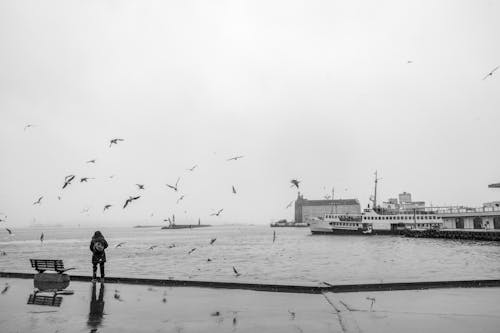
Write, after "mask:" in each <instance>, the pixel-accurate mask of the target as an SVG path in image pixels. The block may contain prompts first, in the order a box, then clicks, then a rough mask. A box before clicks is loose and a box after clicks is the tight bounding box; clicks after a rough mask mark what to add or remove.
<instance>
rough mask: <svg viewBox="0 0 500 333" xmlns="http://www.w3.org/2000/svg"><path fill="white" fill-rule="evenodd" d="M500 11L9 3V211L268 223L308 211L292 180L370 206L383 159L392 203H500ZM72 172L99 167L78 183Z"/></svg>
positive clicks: (3, 69) (397, 1)
mask: <svg viewBox="0 0 500 333" xmlns="http://www.w3.org/2000/svg"><path fill="white" fill-rule="evenodd" d="M499 15H500V2H499V1H478V0H471V1H458V0H454V1H436V0H433V1H401V0H394V1H314V0H308V1H295V0H286V1H285V0H283V1H269V0H265V1H236V0H228V1H185V0H182V1H181V0H179V1H123V0H116V1H102V0H99V1H97V0H96V1H67V0H64V1H23V0H4V1H1V2H0V126H1V130H0V212H2V213H5V214H7V215H8V223H7V225H8V226H12V227H15V226H22V225H28V224H30V223H32V222H33V221H36V222H38V223H62V224H67V225H74V224H76V223H81V224H82V225H114V224H126V225H130V224H159V223H161V221H162V220H163V219H164V218H166V217H167V216H170V215H171V214H174V213H175V214H176V217H177V222H183V221H186V222H187V221H191V222H192V221H197V220H198V218H201V221H202V222H204V223H212V224H216V223H259V224H262V223H269V222H270V221H271V220H277V219H280V218H288V219H292V218H293V210H292V209H285V207H286V205H287V204H288V203H289V202H290V201H291V200H293V199H294V198H295V197H296V195H297V191H296V190H294V189H292V188H290V183H289V181H290V179H292V178H297V179H299V180H301V184H300V186H301V192H302V193H303V194H304V195H305V197H307V198H309V199H319V198H322V197H323V196H324V195H326V194H328V193H329V192H330V191H331V187H332V186H334V187H335V196H336V198H358V199H359V200H360V202H361V203H362V205H363V206H366V204H367V203H368V198H369V196H370V194H371V193H372V191H373V172H374V171H375V170H378V172H379V176H380V177H382V178H383V179H382V180H381V181H380V187H379V197H381V198H382V199H387V198H389V197H394V196H397V194H398V193H400V192H402V191H408V192H411V193H412V194H413V198H414V199H415V200H425V201H426V202H428V203H429V204H430V203H432V204H433V205H446V204H463V205H471V206H480V205H481V204H482V203H483V202H487V201H493V200H498V199H500V192H498V191H495V190H494V189H488V188H487V185H488V184H489V183H491V182H498V181H500V154H499V151H500V149H499V147H498V145H499V143H500V130H499V124H500V70H499V71H498V72H497V73H495V74H494V75H493V76H491V77H489V78H487V79H486V80H483V77H484V76H485V75H486V74H487V73H488V72H489V71H491V70H492V69H493V68H495V67H496V66H498V65H500V43H499V40H500V20H499ZM409 61H410V63H409ZM27 124H34V125H35V126H33V127H31V128H28V129H26V130H24V127H25V126H26V125H27ZM115 137H118V138H123V139H125V141H123V142H120V143H119V144H118V145H116V146H113V147H112V148H110V147H109V140H110V139H112V138H115ZM235 155H244V156H245V157H244V158H242V159H240V160H238V161H230V162H227V161H226V159H227V158H229V157H232V156H235ZM94 158H95V159H97V161H96V163H95V164H87V163H85V162H86V161H87V160H90V159H94ZM195 164H198V165H199V167H198V168H196V169H195V170H194V171H193V172H189V171H187V170H186V169H187V168H189V167H192V166H193V165H195ZM68 174H75V175H77V177H78V178H79V177H84V176H86V177H95V178H96V179H93V180H89V182H88V183H79V182H76V181H75V182H73V183H72V184H71V185H69V186H68V187H67V188H66V189H64V190H62V189H61V187H62V184H63V182H64V177H65V176H66V175H68ZM111 175H114V177H113V178H109V176H111ZM177 177H181V180H180V182H179V193H176V192H174V191H173V190H171V189H168V188H167V187H166V186H165V184H167V183H175V181H176V179H177ZM136 183H141V184H145V188H146V189H145V190H144V191H138V190H137V188H136V186H135V184H136ZM233 185H234V186H235V188H236V190H237V194H233V193H232V191H231V186H233ZM136 194H140V195H141V198H140V199H139V200H137V201H135V202H133V203H132V204H131V205H130V207H127V208H126V209H122V208H121V206H122V205H123V203H124V201H125V199H126V198H127V197H128V196H130V195H136ZM180 195H185V198H184V199H183V200H182V201H181V202H180V203H179V204H176V200H177V199H178V198H179V197H180ZM40 196H44V198H43V200H42V204H41V205H33V202H34V201H36V200H37V199H38V197H40ZM58 196H61V197H62V199H61V200H58V198H57V197H58ZM105 204H112V205H113V207H112V208H110V209H109V210H108V211H106V212H105V213H103V206H104V205H105ZM86 208H88V210H89V211H88V213H81V212H82V211H83V210H84V209H86ZM222 208H223V209H224V211H223V213H222V214H221V215H220V217H210V216H209V215H210V214H211V213H212V212H214V211H216V210H218V209H222ZM151 214H153V216H151ZM0 218H1V216H0ZM35 219H36V220H35Z"/></svg>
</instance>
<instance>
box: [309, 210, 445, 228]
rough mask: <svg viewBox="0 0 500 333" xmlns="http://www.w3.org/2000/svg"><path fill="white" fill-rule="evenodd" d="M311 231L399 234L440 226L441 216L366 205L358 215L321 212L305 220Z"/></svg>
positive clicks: (441, 222)
mask: <svg viewBox="0 0 500 333" xmlns="http://www.w3.org/2000/svg"><path fill="white" fill-rule="evenodd" d="M308 223H309V228H310V229H311V232H312V233H313V234H360V235H384V234H402V233H404V232H405V231H406V230H429V229H440V228H441V227H442V225H443V219H442V218H441V217H440V216H439V215H437V214H435V213H432V212H419V211H416V210H414V211H389V210H380V209H370V208H367V209H365V210H364V211H363V213H361V214H333V213H332V214H325V215H324V216H323V217H317V218H312V219H309V220H308Z"/></svg>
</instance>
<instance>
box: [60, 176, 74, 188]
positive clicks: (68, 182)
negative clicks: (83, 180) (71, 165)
mask: <svg viewBox="0 0 500 333" xmlns="http://www.w3.org/2000/svg"><path fill="white" fill-rule="evenodd" d="M73 179H75V175H68V176H66V177H64V185H63V187H62V188H63V189H64V188H66V186H68V185H69V184H71V182H72V181H73Z"/></svg>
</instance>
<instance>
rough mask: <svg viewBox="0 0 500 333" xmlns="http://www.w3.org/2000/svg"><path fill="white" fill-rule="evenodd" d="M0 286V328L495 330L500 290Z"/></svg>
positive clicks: (12, 282)
mask: <svg viewBox="0 0 500 333" xmlns="http://www.w3.org/2000/svg"><path fill="white" fill-rule="evenodd" d="M4 275H5V274H4ZM72 278H73V277H72ZM7 287H8V288H7ZM6 288H7V289H6ZM0 289H1V290H5V291H4V292H3V293H2V294H0V327H1V332H60V333H61V332H121V333H123V332H259V333H261V332H424V331H425V332H426V333H429V332H498V327H500V302H498V299H500V288H499V287H489V288H447V289H428V290H400V291H359V292H333V291H328V290H326V289H325V290H322V291H320V292H319V293H317V292H312V293H304V292H300V291H299V292H285V291H281V292H272V291H256V290H253V289H252V290H242V289H235V288H231V289H224V288H206V287H194V286H183V287H180V286H161V285H148V284H139V283H135V284H129V283H113V282H111V281H107V282H106V283H105V284H100V283H96V284H92V283H90V282H85V281H75V280H73V279H72V281H71V284H70V286H69V287H68V289H70V290H73V291H74V294H73V295H59V296H56V297H60V299H59V300H58V301H55V300H54V297H53V294H51V293H45V292H44V293H39V294H38V295H37V296H36V298H34V297H33V296H30V295H33V290H34V287H33V281H32V280H30V279H21V278H14V277H2V278H0ZM29 302H32V303H33V302H34V303H38V304H46V305H34V304H27V303H29ZM57 305H59V306H57Z"/></svg>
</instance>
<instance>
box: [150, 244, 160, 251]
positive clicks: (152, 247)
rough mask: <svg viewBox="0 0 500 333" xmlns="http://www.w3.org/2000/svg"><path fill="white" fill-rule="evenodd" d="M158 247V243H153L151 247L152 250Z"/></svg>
mask: <svg viewBox="0 0 500 333" xmlns="http://www.w3.org/2000/svg"><path fill="white" fill-rule="evenodd" d="M156 247H158V245H152V246H150V247H149V249H150V250H154V249H155V248H156Z"/></svg>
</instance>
